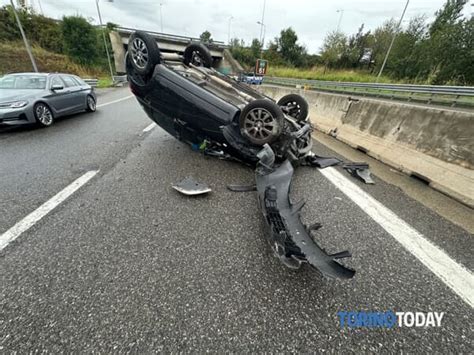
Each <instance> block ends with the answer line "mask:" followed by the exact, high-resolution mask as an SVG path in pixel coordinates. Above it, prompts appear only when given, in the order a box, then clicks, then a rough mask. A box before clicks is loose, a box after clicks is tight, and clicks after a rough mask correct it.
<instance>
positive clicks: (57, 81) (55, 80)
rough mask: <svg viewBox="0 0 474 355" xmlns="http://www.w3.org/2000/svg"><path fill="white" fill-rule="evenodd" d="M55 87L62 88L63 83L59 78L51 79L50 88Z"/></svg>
mask: <svg viewBox="0 0 474 355" xmlns="http://www.w3.org/2000/svg"><path fill="white" fill-rule="evenodd" d="M55 85H56V86H58V85H59V86H64V83H63V81H62V80H61V78H60V77H59V76H53V79H51V87H53V86H55Z"/></svg>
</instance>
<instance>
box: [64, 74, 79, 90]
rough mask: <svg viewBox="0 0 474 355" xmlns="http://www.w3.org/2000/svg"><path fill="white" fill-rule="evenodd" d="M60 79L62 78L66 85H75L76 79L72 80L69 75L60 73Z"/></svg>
mask: <svg viewBox="0 0 474 355" xmlns="http://www.w3.org/2000/svg"><path fill="white" fill-rule="evenodd" d="M61 79H63V81H64V83H65V84H66V86H67V87H71V86H77V84H76V81H74V80H73V78H72V77H70V76H69V75H61Z"/></svg>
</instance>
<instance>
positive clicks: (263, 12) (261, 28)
mask: <svg viewBox="0 0 474 355" xmlns="http://www.w3.org/2000/svg"><path fill="white" fill-rule="evenodd" d="M266 2H267V1H266V0H263V10H262V19H261V20H260V21H259V22H257V23H259V24H260V43H262V34H263V27H264V26H265V25H264V22H263V20H264V19H265V5H266Z"/></svg>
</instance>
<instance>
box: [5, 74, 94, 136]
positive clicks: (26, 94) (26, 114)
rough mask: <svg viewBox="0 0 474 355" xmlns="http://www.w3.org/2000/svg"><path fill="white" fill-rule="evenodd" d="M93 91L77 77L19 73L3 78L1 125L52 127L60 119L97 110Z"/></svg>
mask: <svg viewBox="0 0 474 355" xmlns="http://www.w3.org/2000/svg"><path fill="white" fill-rule="evenodd" d="M96 104H97V97H96V94H95V92H94V89H93V88H92V87H91V86H90V85H88V84H87V83H86V82H84V80H82V79H81V78H79V77H78V76H76V75H71V74H62V73H16V74H7V75H5V76H3V77H1V78H0V125H2V124H3V125H25V124H33V123H36V124H38V125H40V126H43V127H48V126H51V125H52V124H53V122H54V120H55V119H56V118H58V117H61V116H65V115H70V114H73V113H77V112H81V111H89V112H93V111H95V110H96Z"/></svg>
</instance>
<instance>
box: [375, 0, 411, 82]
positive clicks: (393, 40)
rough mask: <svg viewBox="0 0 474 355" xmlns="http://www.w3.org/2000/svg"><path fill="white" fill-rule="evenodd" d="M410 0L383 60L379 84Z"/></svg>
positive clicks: (378, 77) (378, 76) (408, 0)
mask: <svg viewBox="0 0 474 355" xmlns="http://www.w3.org/2000/svg"><path fill="white" fill-rule="evenodd" d="M409 2H410V0H407V3H406V4H405V8H404V9H403V12H402V16H401V17H400V20H399V21H398V24H397V27H395V32H394V33H393V36H392V41H391V42H390V45H389V46H388V49H387V53H386V54H385V58H384V60H383V63H382V66H381V67H380V71H379V75H377V80H376V82H377V83H378V82H379V79H380V76H381V75H382V72H383V69H384V68H385V64H386V63H387V59H388V56H389V55H390V51H391V50H392V46H393V42H395V38H396V37H397V34H398V31H399V30H400V25H401V23H402V21H403V16H405V11H406V10H407V7H408V3H409Z"/></svg>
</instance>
